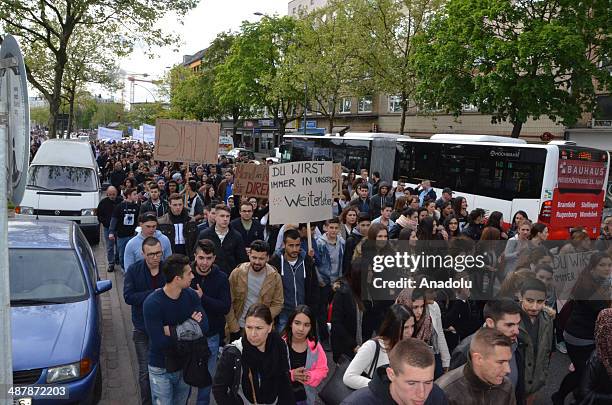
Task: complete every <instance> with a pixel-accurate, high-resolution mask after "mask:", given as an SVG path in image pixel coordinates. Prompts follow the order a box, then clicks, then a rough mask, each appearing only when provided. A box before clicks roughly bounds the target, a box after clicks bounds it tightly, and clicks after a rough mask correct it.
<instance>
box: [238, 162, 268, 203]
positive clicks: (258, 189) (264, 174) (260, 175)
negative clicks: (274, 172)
mask: <svg viewBox="0 0 612 405" xmlns="http://www.w3.org/2000/svg"><path fill="white" fill-rule="evenodd" d="M234 175H235V180H234V194H235V195H239V196H241V197H256V198H268V166H267V165H256V164H253V163H238V164H237V165H236V169H235V171H234Z"/></svg>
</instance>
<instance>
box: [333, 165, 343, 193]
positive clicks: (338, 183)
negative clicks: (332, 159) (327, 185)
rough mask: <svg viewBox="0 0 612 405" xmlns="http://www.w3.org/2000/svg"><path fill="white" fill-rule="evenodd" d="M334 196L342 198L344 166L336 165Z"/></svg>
mask: <svg viewBox="0 0 612 405" xmlns="http://www.w3.org/2000/svg"><path fill="white" fill-rule="evenodd" d="M332 195H333V196H334V198H340V197H342V164H340V163H334V175H333V186H332Z"/></svg>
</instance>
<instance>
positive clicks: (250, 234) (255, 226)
mask: <svg viewBox="0 0 612 405" xmlns="http://www.w3.org/2000/svg"><path fill="white" fill-rule="evenodd" d="M230 228H231V229H233V230H235V231H238V233H240V236H242V241H243V242H244V246H250V245H251V242H253V241H254V240H258V239H259V240H263V239H264V227H263V225H261V224H260V223H259V221H257V220H255V219H253V221H251V229H249V230H248V231H247V230H246V229H244V226H243V225H242V221H241V219H240V218H236V219H234V220H233V221H232V222H230Z"/></svg>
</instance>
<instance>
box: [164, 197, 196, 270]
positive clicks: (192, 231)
mask: <svg viewBox="0 0 612 405" xmlns="http://www.w3.org/2000/svg"><path fill="white" fill-rule="evenodd" d="M158 224H159V230H160V231H161V232H162V233H163V234H164V235H166V236H167V237H168V239H170V243H171V244H172V252H174V253H180V254H184V255H186V256H188V257H189V258H190V259H191V258H193V249H194V247H195V243H196V238H197V235H198V233H197V230H198V227H197V225H196V223H195V221H194V219H193V217H191V216H189V212H188V211H187V209H186V208H185V207H184V205H183V196H181V195H180V194H178V193H174V194H172V195H171V196H170V212H168V213H167V214H166V215H164V216H162V217H161V218H159V221H158Z"/></svg>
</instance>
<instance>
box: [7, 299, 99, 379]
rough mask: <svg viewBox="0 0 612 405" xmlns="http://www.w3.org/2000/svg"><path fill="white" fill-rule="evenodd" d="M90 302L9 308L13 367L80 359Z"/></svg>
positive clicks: (28, 366)
mask: <svg viewBox="0 0 612 405" xmlns="http://www.w3.org/2000/svg"><path fill="white" fill-rule="evenodd" d="M88 313H89V302H88V301H87V300H84V301H81V302H72V303H68V304H56V305H42V306H23V307H12V308H11V319H12V323H11V334H12V337H13V370H30V369H35V368H45V367H51V366H58V365H62V364H69V363H73V362H75V361H79V360H80V359H81V352H82V347H83V335H84V334H85V331H86V330H87V319H88Z"/></svg>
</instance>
